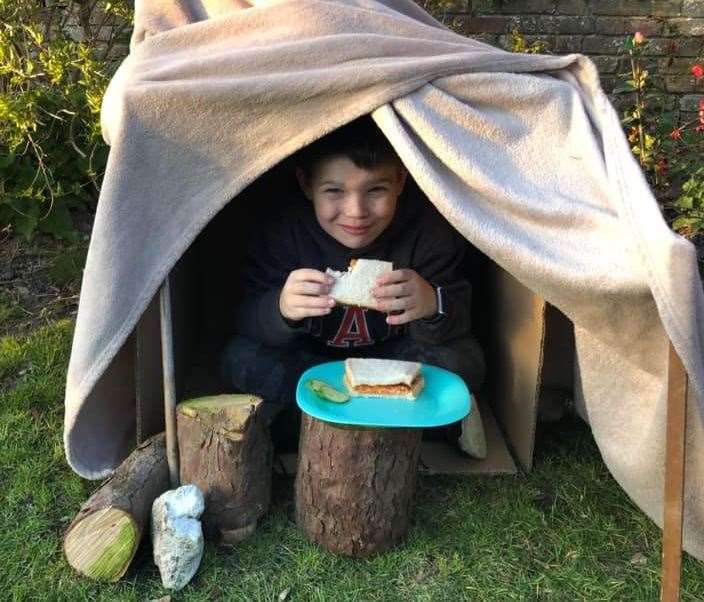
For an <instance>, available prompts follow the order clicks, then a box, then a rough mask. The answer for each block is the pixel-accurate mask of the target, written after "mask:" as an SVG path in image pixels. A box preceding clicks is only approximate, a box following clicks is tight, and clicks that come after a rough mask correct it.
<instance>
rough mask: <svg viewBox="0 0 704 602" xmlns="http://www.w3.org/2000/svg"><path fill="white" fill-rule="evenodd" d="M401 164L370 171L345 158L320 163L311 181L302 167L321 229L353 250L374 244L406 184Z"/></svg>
mask: <svg viewBox="0 0 704 602" xmlns="http://www.w3.org/2000/svg"><path fill="white" fill-rule="evenodd" d="M406 175H407V172H406V170H405V169H404V168H403V167H402V166H400V165H397V164H393V163H391V164H382V165H379V166H377V167H372V168H369V169H365V168H361V167H357V166H356V165H355V164H354V162H353V161H352V160H351V159H349V158H348V157H345V156H333V157H330V158H328V159H324V160H322V161H320V162H319V163H317V164H316V165H315V167H314V169H313V171H312V174H311V177H310V181H308V180H307V179H306V177H305V175H304V173H303V171H302V170H301V169H300V168H299V169H298V170H296V176H297V178H298V182H299V184H300V186H301V189H302V190H303V192H304V194H305V195H306V196H307V197H308V198H309V199H310V200H311V201H312V202H313V207H314V209H315V216H316V218H317V219H318V223H319V224H320V227H321V228H322V229H323V230H325V231H326V232H327V233H328V234H329V235H330V236H332V237H333V238H334V239H335V240H337V241H338V242H339V243H341V244H343V245H344V246H346V247H347V248H349V249H361V248H362V247H366V246H367V245H368V244H370V243H372V242H373V241H374V240H376V239H377V237H378V236H379V235H380V234H381V233H382V232H383V231H384V230H386V228H387V227H388V225H389V224H390V223H391V220H392V219H393V217H394V213H395V212H396V201H397V199H398V196H399V194H401V191H402V190H403V185H404V183H405V181H406Z"/></svg>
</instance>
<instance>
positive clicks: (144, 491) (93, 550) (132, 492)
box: [64, 433, 169, 582]
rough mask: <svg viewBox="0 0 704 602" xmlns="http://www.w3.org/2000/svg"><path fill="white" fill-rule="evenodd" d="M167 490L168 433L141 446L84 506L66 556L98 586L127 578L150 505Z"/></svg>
mask: <svg viewBox="0 0 704 602" xmlns="http://www.w3.org/2000/svg"><path fill="white" fill-rule="evenodd" d="M168 488H169V467H168V465H167V462H166V446H165V442H164V433H160V434H158V435H154V436H153V437H151V438H150V439H147V440H146V441H145V442H144V443H142V444H141V445H140V446H138V447H137V448H136V449H135V450H134V451H133V452H132V453H131V454H130V455H129V456H128V457H127V459H126V460H125V461H124V462H123V463H122V464H121V465H120V466H119V467H118V468H117V469H116V470H115V472H114V473H113V475H112V476H111V477H110V478H109V479H108V480H107V481H105V483H103V484H102V485H101V486H100V488H98V490H97V491H96V492H95V493H94V494H93V495H92V496H91V497H90V498H89V499H88V501H87V502H86V503H85V504H83V506H81V509H80V510H79V512H78V514H77V515H76V518H75V519H74V520H73V522H72V523H71V524H70V525H69V527H68V529H67V531H66V535H65V536H64V555H65V556H66V560H67V561H68V563H69V564H70V565H71V566H72V567H73V568H74V569H76V570H77V571H78V572H79V573H81V574H83V575H85V576H87V577H90V578H92V579H97V580H99V581H113V582H114V581H117V580H118V579H120V577H122V576H123V575H124V574H125V571H127V568H128V567H129V565H130V563H131V562H132V558H133V557H134V555H135V552H136V551H137V548H138V546H139V542H140V540H141V538H142V533H143V532H144V531H145V529H146V528H147V526H148V525H149V517H150V515H151V510H152V503H153V502H154V500H155V499H156V498H157V497H158V496H159V495H161V494H162V493H163V492H164V491H166V490H167V489H168Z"/></svg>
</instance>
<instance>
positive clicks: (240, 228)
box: [134, 162, 574, 474]
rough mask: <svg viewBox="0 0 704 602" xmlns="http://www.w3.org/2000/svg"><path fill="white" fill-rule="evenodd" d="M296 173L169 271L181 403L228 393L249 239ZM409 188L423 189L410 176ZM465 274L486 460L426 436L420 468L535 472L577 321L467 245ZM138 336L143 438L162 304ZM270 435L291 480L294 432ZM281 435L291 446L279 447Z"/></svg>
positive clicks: (159, 391)
mask: <svg viewBox="0 0 704 602" xmlns="http://www.w3.org/2000/svg"><path fill="white" fill-rule="evenodd" d="M292 171H293V170H292V167H291V165H290V164H288V162H284V163H283V164H281V165H279V166H277V167H275V168H273V169H272V170H270V171H269V172H268V173H267V174H265V175H263V176H262V177H260V178H259V179H258V180H257V181H256V182H255V183H253V184H252V185H251V186H249V187H248V188H247V189H246V190H244V191H243V192H242V193H241V194H239V195H237V197H235V198H234V199H233V200H232V201H231V202H230V203H229V204H228V205H227V206H226V207H225V208H224V209H223V210H222V211H221V212H220V213H219V214H218V215H217V216H216V217H215V218H214V219H213V220H212V222H211V223H210V224H209V225H208V227H207V228H205V229H204V230H203V232H202V233H201V234H200V236H199V237H198V238H197V239H196V241H195V242H194V243H193V244H192V245H191V247H190V248H189V249H188V251H187V252H186V253H185V255H184V256H183V257H182V258H181V260H180V261H179V262H178V263H177V265H176V266H175V268H174V269H173V271H172V273H171V299H172V322H173V324H172V327H173V341H174V353H175V375H176V390H177V398H178V399H179V400H180V399H184V398H185V397H190V396H196V395H209V394H213V393H219V392H230V391H228V390H227V388H226V387H224V386H223V384H222V383H221V382H220V381H219V378H218V363H219V351H220V350H221V348H222V346H223V345H224V343H225V341H226V338H227V335H228V333H230V332H231V330H232V322H233V321H232V310H233V306H234V304H235V303H236V301H237V298H238V296H239V295H241V294H242V290H241V279H240V277H239V275H240V272H241V267H242V263H243V261H244V260H245V258H244V255H245V244H246V239H247V237H248V236H256V235H257V229H258V228H260V227H261V222H262V219H261V218H262V216H263V215H266V214H269V213H270V212H273V211H277V210H280V206H281V203H284V202H286V199H287V198H291V194H292V191H293V192H295V191H296V187H297V183H296V181H295V178H294V177H293V175H292ZM406 186H407V187H409V188H411V190H412V191H413V190H414V189H415V190H416V191H417V187H416V185H415V182H413V181H412V179H410V178H409V181H408V182H407V184H406ZM414 193H417V194H420V193H419V192H414ZM428 202H429V201H428ZM465 270H466V274H467V278H468V279H469V280H470V282H471V283H472V287H473V303H472V313H473V319H472V322H473V324H474V327H473V330H474V333H475V334H476V336H477V337H478V338H479V339H480V342H481V345H482V348H483V349H484V350H485V353H486V358H487V380H486V384H485V386H484V387H483V388H482V390H480V391H474V390H473V391H472V392H473V394H474V395H475V396H476V399H477V401H478V403H479V404H480V409H481V412H482V417H483V422H484V428H485V432H486V435H487V444H488V455H487V458H486V459H484V460H478V459H473V458H468V457H463V456H461V455H460V454H458V453H457V451H456V450H454V449H453V448H451V447H450V446H449V445H447V444H446V443H444V442H441V441H438V440H437V439H438V437H433V436H432V435H431V434H428V436H426V441H424V443H423V448H422V453H421V464H420V466H421V470H423V471H424V472H428V473H466V474H470V473H507V472H515V471H516V464H515V463H514V460H515V461H517V462H518V465H519V466H520V467H521V468H523V469H525V470H529V469H530V467H531V462H532V455H533V445H534V433H535V424H536V418H537V408H538V403H539V400H540V398H541V397H550V398H551V399H558V400H560V401H562V400H564V399H565V398H567V397H569V395H570V394H571V391H572V382H573V374H572V371H573V361H572V357H573V351H574V349H573V341H572V330H571V324H570V322H569V321H568V320H567V319H566V318H565V317H564V316H563V315H562V314H561V313H560V312H559V311H558V310H556V309H555V308H553V307H552V306H550V305H549V304H547V303H546V302H545V301H544V300H543V299H541V298H540V297H539V296H537V295H535V294H534V293H532V292H531V291H530V290H529V289H527V288H526V287H524V286H523V285H521V284H520V283H519V282H518V281H517V280H516V279H515V278H513V277H512V276H510V275H509V274H508V273H507V272H505V271H504V270H502V269H501V268H499V267H498V266H497V265H496V264H495V263H494V262H492V261H491V260H490V259H488V258H487V257H486V256H485V255H483V254H482V253H481V252H480V251H478V250H477V249H476V248H474V247H473V246H471V245H470V244H469V243H467V258H466V261H465ZM136 332H137V334H136V337H135V341H134V346H135V351H134V353H135V391H136V396H137V399H136V403H137V407H138V413H137V428H136V433H135V436H136V437H137V438H138V439H139V440H140V441H142V440H144V439H145V438H147V437H149V436H150V435H152V434H154V433H156V432H160V431H161V430H163V387H162V386H161V384H162V372H161V346H160V344H159V336H160V335H159V333H160V319H159V300H158V298H155V299H154V300H153V301H152V303H151V304H150V307H149V309H148V310H147V312H146V313H145V314H144V316H143V317H142V319H141V320H140V322H139V326H138V328H137V331H136ZM351 353H353V350H351ZM470 387H471V383H470ZM242 392H244V393H248V391H242ZM274 430H275V432H276V433H277V439H278V441H277V443H278V444H279V448H280V449H279V451H280V452H281V453H280V456H279V458H280V462H278V463H276V464H275V466H276V467H277V468H278V469H279V470H284V471H286V472H287V473H289V474H295V466H296V464H295V453H291V452H293V451H294V450H295V447H296V443H297V437H298V433H297V432H296V430H295V429H290V428H289V429H288V430H287V431H286V432H283V433H282V429H281V428H280V425H278V424H275V425H274ZM282 437H288V438H289V439H290V440H289V441H281V439H282ZM282 444H283V445H282Z"/></svg>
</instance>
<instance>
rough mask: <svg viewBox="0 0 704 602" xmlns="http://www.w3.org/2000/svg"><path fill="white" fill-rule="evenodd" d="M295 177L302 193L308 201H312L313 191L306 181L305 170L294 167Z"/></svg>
mask: <svg viewBox="0 0 704 602" xmlns="http://www.w3.org/2000/svg"><path fill="white" fill-rule="evenodd" d="M296 179H297V180H298V185H299V186H300V187H301V190H302V191H303V194H305V195H306V197H307V198H308V200H309V201H312V200H313V191H312V189H311V187H310V184H309V183H308V179H307V178H306V174H305V172H304V171H303V169H302V168H300V167H296Z"/></svg>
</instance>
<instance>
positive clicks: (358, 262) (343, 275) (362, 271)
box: [325, 259, 393, 309]
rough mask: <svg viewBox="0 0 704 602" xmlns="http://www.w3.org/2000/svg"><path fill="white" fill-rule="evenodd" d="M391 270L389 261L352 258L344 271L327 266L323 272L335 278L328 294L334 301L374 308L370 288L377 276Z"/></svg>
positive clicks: (374, 302) (372, 286)
mask: <svg viewBox="0 0 704 602" xmlns="http://www.w3.org/2000/svg"><path fill="white" fill-rule="evenodd" d="M392 271H393V264H392V263H391V262H390V261H379V260H377V259H353V260H352V261H350V267H349V268H348V270H347V271H346V272H337V271H335V270H331V269H330V268H327V269H326V270H325V273H326V274H328V275H330V276H332V277H333V278H334V279H335V280H334V282H333V285H332V288H331V289H330V296H331V297H332V298H333V299H334V300H335V302H336V303H340V304H341V305H357V306H359V307H370V308H372V309H376V299H375V298H374V297H373V296H372V290H373V289H374V287H375V286H376V283H377V279H378V277H379V276H381V275H382V274H389V273H391V272H392Z"/></svg>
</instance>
